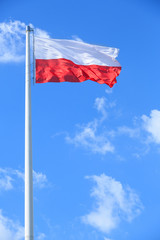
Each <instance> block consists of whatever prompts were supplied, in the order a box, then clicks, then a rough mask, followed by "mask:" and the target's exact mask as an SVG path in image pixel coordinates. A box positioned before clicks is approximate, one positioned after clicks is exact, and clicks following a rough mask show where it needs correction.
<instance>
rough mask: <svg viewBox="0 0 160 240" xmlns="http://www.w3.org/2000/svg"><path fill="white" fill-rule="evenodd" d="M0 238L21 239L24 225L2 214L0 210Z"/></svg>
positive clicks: (6, 239) (3, 239)
mask: <svg viewBox="0 0 160 240" xmlns="http://www.w3.org/2000/svg"><path fill="white" fill-rule="evenodd" d="M0 239H2V240H22V239H24V227H23V226H21V225H20V224H19V223H16V222H15V221H13V220H11V219H9V218H7V217H5V216H3V214H2V210H0Z"/></svg>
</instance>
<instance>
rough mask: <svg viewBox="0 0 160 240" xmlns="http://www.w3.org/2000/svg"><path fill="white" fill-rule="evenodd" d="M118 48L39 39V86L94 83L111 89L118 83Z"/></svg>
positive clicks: (37, 60)
mask: <svg viewBox="0 0 160 240" xmlns="http://www.w3.org/2000/svg"><path fill="white" fill-rule="evenodd" d="M118 52H119V50H118V49H117V48H110V47H103V46H98V45H91V44H87V43H84V42H80V41H74V40H59V39H49V38H39V37H35V60H36V83H46V82H83V81H85V80H88V79H90V80H92V81H95V82H98V83H101V84H102V83H105V84H107V85H109V86H110V87H113V85H114V84H115V83H116V82H117V81H116V77H117V76H118V75H119V74H120V71H121V66H120V63H119V62H118V61H117V60H116V59H115V58H116V57H117V56H118Z"/></svg>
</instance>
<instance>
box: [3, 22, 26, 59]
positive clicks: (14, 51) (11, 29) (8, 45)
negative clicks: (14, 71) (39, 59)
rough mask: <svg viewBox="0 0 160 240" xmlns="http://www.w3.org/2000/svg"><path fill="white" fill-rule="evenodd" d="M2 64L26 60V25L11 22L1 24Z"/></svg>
mask: <svg viewBox="0 0 160 240" xmlns="http://www.w3.org/2000/svg"><path fill="white" fill-rule="evenodd" d="M0 46H1V48H0V62H21V61H23V60H24V46H25V23H23V22H20V21H13V22H12V21H10V22H9V23H5V22H2V23H0Z"/></svg>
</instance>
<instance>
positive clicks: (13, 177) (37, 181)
mask: <svg viewBox="0 0 160 240" xmlns="http://www.w3.org/2000/svg"><path fill="white" fill-rule="evenodd" d="M18 179H22V180H24V172H22V171H19V170H17V169H11V168H8V169H7V168H5V169H3V168H0V191H2V190H3V191H7V190H11V189H14V184H16V181H18ZM33 184H34V186H35V187H37V188H44V187H46V186H48V184H49V183H48V180H47V177H46V175H45V174H43V173H41V172H35V171H33Z"/></svg>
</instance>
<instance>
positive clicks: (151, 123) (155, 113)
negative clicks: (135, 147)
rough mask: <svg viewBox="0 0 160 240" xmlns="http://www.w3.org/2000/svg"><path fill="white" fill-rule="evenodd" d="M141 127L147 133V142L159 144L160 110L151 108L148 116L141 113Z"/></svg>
mask: <svg viewBox="0 0 160 240" xmlns="http://www.w3.org/2000/svg"><path fill="white" fill-rule="evenodd" d="M142 121H143V128H144V130H145V131H147V132H148V133H149V138H148V140H149V142H154V143H157V144H160V111H159V110H156V109H155V110H152V111H151V113H150V116H149V117H148V116H146V115H143V116H142Z"/></svg>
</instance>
